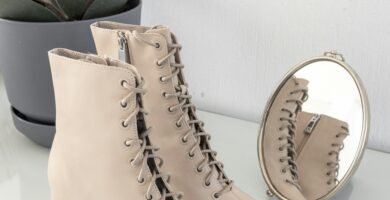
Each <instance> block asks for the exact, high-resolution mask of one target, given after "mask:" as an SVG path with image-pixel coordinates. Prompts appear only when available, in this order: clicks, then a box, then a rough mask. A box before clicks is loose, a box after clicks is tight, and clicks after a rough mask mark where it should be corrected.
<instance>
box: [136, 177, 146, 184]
mask: <svg viewBox="0 0 390 200" xmlns="http://www.w3.org/2000/svg"><path fill="white" fill-rule="evenodd" d="M137 181H138V183H144V182H145V179H144V178H141V180H138V179H137Z"/></svg>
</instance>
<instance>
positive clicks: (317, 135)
mask: <svg viewBox="0 0 390 200" xmlns="http://www.w3.org/2000/svg"><path fill="white" fill-rule="evenodd" d="M297 121H298V125H297V131H296V144H297V153H298V158H297V164H298V172H299V184H300V185H301V187H302V191H303V194H304V195H305V197H306V198H307V199H308V200H316V199H319V198H320V197H322V196H324V195H326V194H327V193H328V192H329V191H330V190H332V189H333V188H334V187H335V186H336V184H337V181H338V180H337V175H338V169H339V153H340V151H341V150H342V148H343V146H344V145H343V140H344V139H345V138H346V137H347V136H348V125H347V123H346V122H343V121H341V120H338V119H335V118H332V117H329V116H326V115H319V114H313V113H307V112H300V113H299V114H298V118H297Z"/></svg>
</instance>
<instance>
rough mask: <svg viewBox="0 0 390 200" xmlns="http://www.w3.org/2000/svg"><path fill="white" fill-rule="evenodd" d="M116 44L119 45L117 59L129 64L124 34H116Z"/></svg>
mask: <svg viewBox="0 0 390 200" xmlns="http://www.w3.org/2000/svg"><path fill="white" fill-rule="evenodd" d="M118 37H119V38H118V44H119V49H118V57H119V60H121V61H125V62H126V63H129V48H128V47H129V46H128V44H127V38H126V34H125V32H123V31H119V32H118Z"/></svg>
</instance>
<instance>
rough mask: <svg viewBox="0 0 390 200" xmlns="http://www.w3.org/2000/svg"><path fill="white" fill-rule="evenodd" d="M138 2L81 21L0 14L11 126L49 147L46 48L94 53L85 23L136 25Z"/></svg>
mask: <svg viewBox="0 0 390 200" xmlns="http://www.w3.org/2000/svg"><path fill="white" fill-rule="evenodd" d="M140 16H141V3H140V4H139V5H138V6H137V7H135V8H133V9H131V10H128V11H126V12H123V13H121V14H117V15H113V16H109V17H104V18H98V19H93V20H85V21H74V22H54V23H52V22H50V23H32V22H19V21H10V20H4V19H0V33H1V37H0V70H1V71H0V72H1V73H2V74H3V78H4V83H5V87H6V91H7V96H8V100H9V102H10V103H11V115H12V117H13V122H14V125H15V127H16V128H17V129H18V130H19V131H20V132H21V133H23V134H24V135H26V136H27V137H28V138H30V139H31V140H33V141H34V142H36V143H38V144H40V145H43V146H46V147H50V146H51V144H52V141H53V138H54V134H55V102H54V93H53V85H52V79H51V73H50V66H49V61H48V56H47V51H49V50H50V49H52V48H56V47H64V48H69V49H72V50H77V51H82V52H95V45H94V43H93V39H92V35H91V31H90V28H89V26H90V24H92V23H93V22H96V21H102V20H107V21H117V22H123V23H131V24H139V23H140Z"/></svg>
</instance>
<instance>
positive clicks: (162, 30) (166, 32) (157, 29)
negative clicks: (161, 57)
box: [146, 25, 172, 44]
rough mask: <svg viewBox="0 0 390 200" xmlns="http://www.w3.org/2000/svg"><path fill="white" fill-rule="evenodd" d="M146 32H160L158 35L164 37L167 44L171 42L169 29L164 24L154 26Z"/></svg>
mask: <svg viewBox="0 0 390 200" xmlns="http://www.w3.org/2000/svg"><path fill="white" fill-rule="evenodd" d="M146 33H157V34H160V35H162V36H164V38H165V39H166V40H167V43H168V44H171V43H172V36H171V31H170V30H169V28H168V27H166V26H162V25H158V26H155V27H153V28H151V29H149V30H147V31H146Z"/></svg>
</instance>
